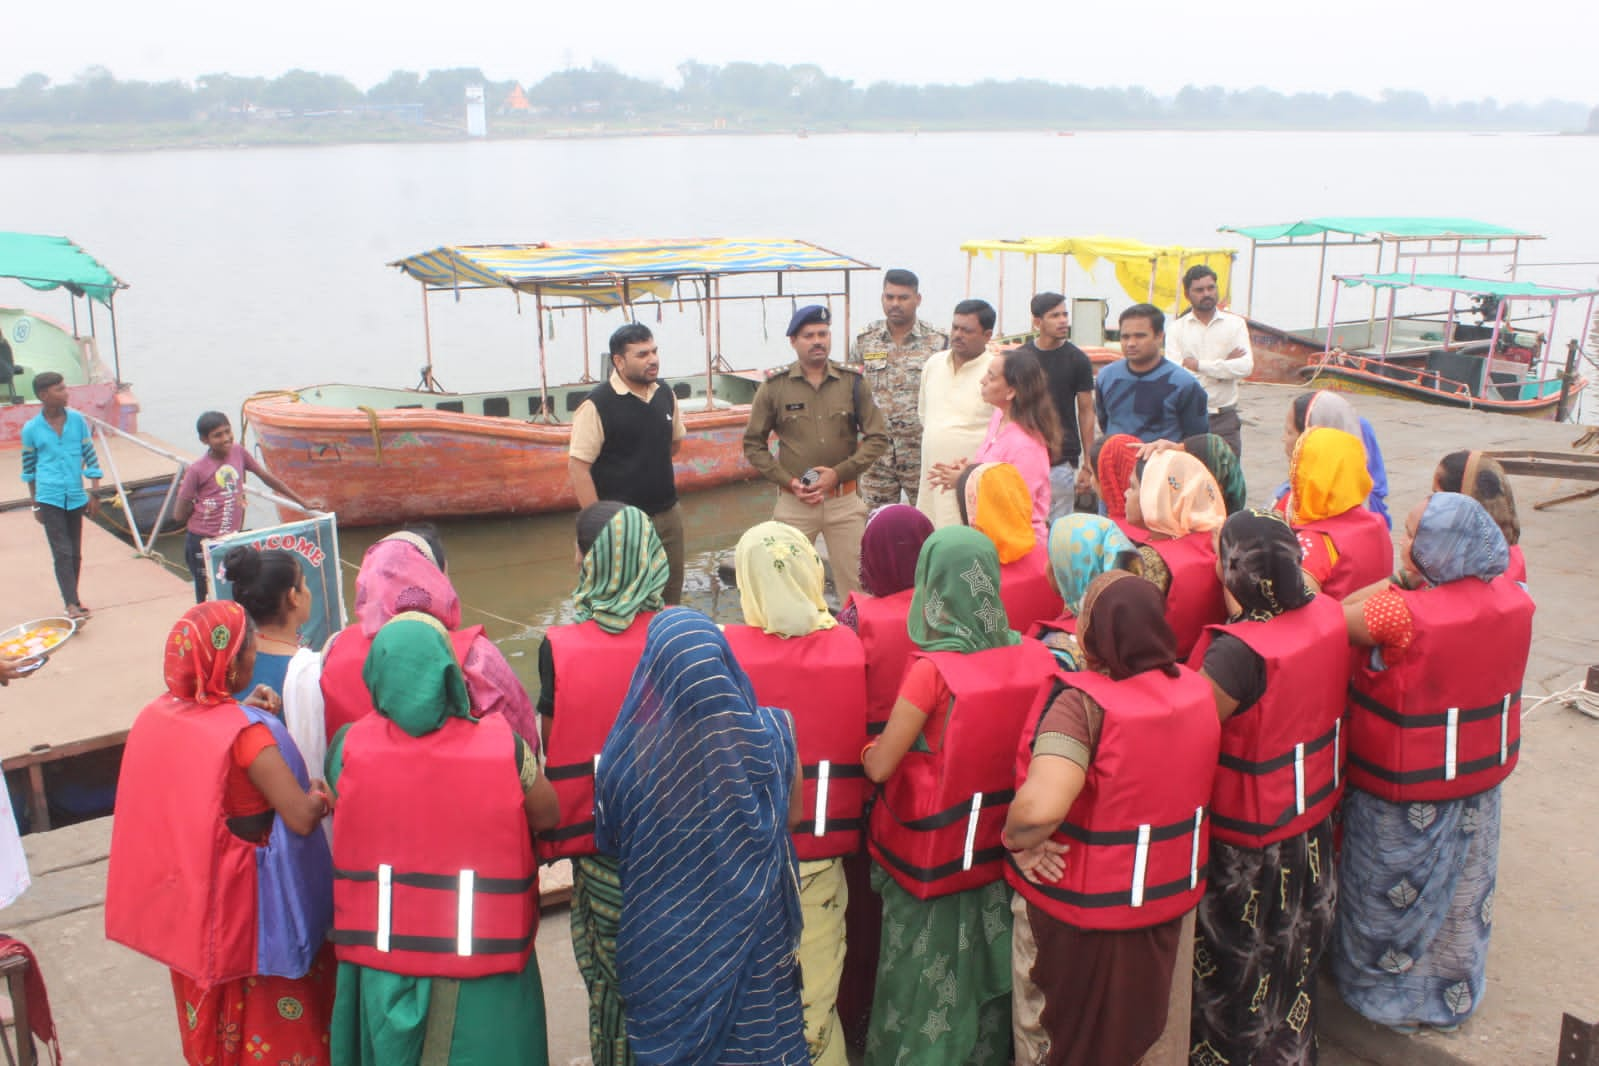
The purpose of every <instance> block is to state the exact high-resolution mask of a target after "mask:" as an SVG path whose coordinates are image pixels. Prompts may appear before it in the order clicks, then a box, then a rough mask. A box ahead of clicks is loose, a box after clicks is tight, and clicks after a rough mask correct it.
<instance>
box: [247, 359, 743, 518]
mask: <svg viewBox="0 0 1599 1066" xmlns="http://www.w3.org/2000/svg"><path fill="white" fill-rule="evenodd" d="M762 377H764V375H760V374H726V373H719V374H716V375H715V377H714V382H715V384H714V386H713V387H714V390H715V391H714V393H713V402H712V403H711V405H710V406H709V409H707V407H706V404H705V381H704V379H702V378H694V379H689V380H683V381H676V382H672V383H670V384H671V388H672V390H673V391H674V392H675V393H676V394H677V397H678V403H679V408H680V411H681V413H682V417H683V427H684V429H685V431H686V436H685V438H684V441H683V448H682V450H681V451H680V452H679V453H678V455H677V457H676V459H675V460H674V462H673V469H674V471H675V473H676V475H677V489H678V491H679V492H693V491H695V490H697V489H703V488H709V487H711V486H713V485H722V484H726V483H728V482H730V481H738V480H742V479H746V478H751V477H754V476H755V468H754V467H752V466H750V465H749V464H748V463H747V462H745V461H744V445H743V441H744V424H745V423H746V422H748V421H749V410H750V408H749V405H750V401H751V400H753V399H754V398H755V389H756V387H757V386H758V385H759V384H760V380H761V378H762ZM663 380H664V379H663ZM593 388H594V386H593V384H592V383H590V384H581V385H567V386H559V387H554V388H551V389H549V390H548V396H549V399H550V400H552V401H553V402H554V406H555V410H556V411H557V412H561V413H562V414H563V415H564V416H565V417H567V418H570V415H571V412H572V411H575V410H577V407H578V405H579V404H581V403H582V402H583V400H584V398H585V397H587V396H588V394H589V392H590V391H591V390H592V389H593ZM540 403H541V396H540V393H539V390H538V389H523V390H519V391H514V392H482V393H437V392H434V393H430V392H421V391H417V390H411V389H380V388H364V387H361V386H357V385H318V386H312V387H310V388H306V389H300V390H297V391H295V392H282V393H266V394H263V395H259V396H255V397H252V398H251V399H250V400H248V401H246V402H245V405H244V410H245V417H246V418H247V419H248V420H249V425H250V427H251V428H252V429H253V430H254V431H255V436H256V440H257V441H258V442H259V443H260V447H261V454H262V456H264V457H265V459H266V461H267V465H268V466H269V467H270V468H271V469H272V471H273V472H274V473H276V474H277V475H278V476H279V477H281V478H282V479H283V480H284V481H286V482H288V483H289V484H290V485H291V486H293V488H294V491H295V492H296V493H298V494H299V495H300V496H302V497H304V498H305V499H307V500H309V501H310V502H312V503H314V504H315V505H316V506H317V507H318V508H320V509H322V510H326V511H333V512H334V513H336V514H337V515H338V516H339V523H340V524H341V525H347V526H367V525H381V524H386V523H397V522H406V521H412V520H417V519H427V518H434V517H439V516H446V515H448V516H467V515H501V514H532V513H536V512H540V511H563V510H572V509H574V508H576V507H577V497H576V496H575V495H574V494H573V492H572V486H571V484H570V483H569V482H568V480H567V476H566V460H567V454H566V453H567V447H568V445H569V444H570V443H571V424H570V423H569V422H565V421H562V422H556V421H544V420H540V419H538V418H537V417H536V416H537V413H538V411H539V408H540ZM513 411H514V412H516V413H515V414H513V413H512V412H513Z"/></svg>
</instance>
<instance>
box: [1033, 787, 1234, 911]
mask: <svg viewBox="0 0 1599 1066" xmlns="http://www.w3.org/2000/svg"><path fill="white" fill-rule="evenodd" d="M1204 825H1205V808H1203V807H1196V808H1194V816H1193V817H1192V818H1185V819H1183V820H1182V821H1180V822H1172V823H1171V824H1170V825H1162V826H1151V825H1141V826H1139V827H1138V828H1136V829H1125V830H1116V831H1099V832H1089V831H1087V830H1085V829H1081V828H1079V827H1077V826H1074V825H1072V824H1070V823H1064V822H1063V823H1062V824H1061V827H1060V833H1061V835H1063V836H1067V837H1070V838H1071V839H1073V840H1075V841H1077V842H1078V843H1081V844H1090V845H1097V846H1100V847H1106V846H1112V847H1114V846H1123V847H1125V846H1126V845H1129V844H1131V845H1132V846H1133V848H1134V851H1133V876H1132V880H1131V882H1130V883H1129V884H1128V886H1127V889H1126V890H1125V891H1121V892H1092V893H1089V892H1074V891H1072V890H1071V889H1066V888H1061V887H1060V886H1058V885H1047V884H1041V883H1038V882H1032V883H1031V885H1032V887H1033V888H1035V889H1037V890H1038V891H1039V892H1042V893H1043V894H1044V895H1046V896H1049V897H1051V898H1052V899H1058V900H1060V901H1061V902H1062V903H1069V904H1071V905H1072V906H1075V907H1142V906H1143V905H1144V904H1146V903H1153V902H1155V901H1156V900H1162V899H1169V898H1170V897H1172V896H1180V895H1182V894H1183V893H1184V892H1192V891H1193V890H1194V889H1195V888H1197V887H1198V886H1199V882H1200V879H1201V878H1203V877H1206V876H1208V868H1209V864H1208V863H1207V864H1206V865H1204V866H1201V865H1200V863H1199V855H1200V851H1201V849H1202V848H1203V845H1204ZM1183 836H1188V837H1190V838H1191V839H1192V841H1193V846H1192V848H1191V849H1190V851H1189V855H1190V858H1189V862H1188V875H1187V876H1186V877H1179V878H1177V879H1176V880H1173V881H1167V882H1166V883H1164V884H1159V885H1149V884H1145V880H1144V879H1145V874H1146V871H1147V869H1148V866H1149V849H1150V846H1151V845H1153V844H1160V843H1164V842H1165V841H1168V840H1176V839H1178V838H1180V837H1183ZM1010 862H1011V865H1012V866H1016V857H1015V856H1014V855H1012V856H1010ZM1016 869H1017V871H1018V872H1020V871H1021V867H1020V866H1016Z"/></svg>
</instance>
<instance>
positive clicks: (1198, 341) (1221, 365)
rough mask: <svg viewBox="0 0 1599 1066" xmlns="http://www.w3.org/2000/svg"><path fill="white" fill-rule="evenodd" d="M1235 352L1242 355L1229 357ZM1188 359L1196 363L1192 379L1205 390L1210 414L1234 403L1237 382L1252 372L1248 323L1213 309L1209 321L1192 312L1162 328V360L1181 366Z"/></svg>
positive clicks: (1253, 352)
mask: <svg viewBox="0 0 1599 1066" xmlns="http://www.w3.org/2000/svg"><path fill="white" fill-rule="evenodd" d="M1238 348H1242V349H1243V350H1244V354H1243V355H1240V356H1238V357H1236V358H1229V355H1230V354H1231V353H1232V352H1233V351H1234V350H1235V349H1238ZM1190 356H1192V357H1193V358H1194V359H1196V360H1198V361H1199V369H1198V370H1197V371H1195V377H1197V378H1199V383H1200V384H1201V385H1203V386H1204V387H1205V396H1206V401H1205V402H1206V406H1207V407H1208V409H1209V411H1210V413H1211V414H1215V413H1216V412H1217V411H1218V410H1220V409H1221V408H1223V407H1231V406H1233V405H1234V404H1236V403H1237V402H1238V382H1239V379H1241V378H1247V377H1248V376H1249V375H1250V374H1251V373H1253V372H1254V369H1255V351H1254V349H1253V348H1251V347H1250V346H1249V323H1248V322H1247V321H1245V319H1244V316H1243V315H1235V314H1233V313H1232V312H1231V311H1223V310H1221V309H1220V308H1217V309H1216V313H1215V314H1213V315H1212V316H1211V318H1210V321H1209V322H1208V323H1207V322H1201V321H1200V320H1199V318H1198V317H1197V316H1196V315H1195V314H1194V313H1193V312H1192V311H1190V312H1188V314H1186V315H1184V316H1183V317H1181V318H1179V319H1177V320H1176V321H1174V322H1172V323H1171V324H1170V325H1169V326H1167V327H1166V358H1167V359H1170V360H1171V361H1172V362H1174V363H1177V364H1179V365H1180V364H1181V363H1182V361H1183V360H1184V359H1186V358H1188V357H1190Z"/></svg>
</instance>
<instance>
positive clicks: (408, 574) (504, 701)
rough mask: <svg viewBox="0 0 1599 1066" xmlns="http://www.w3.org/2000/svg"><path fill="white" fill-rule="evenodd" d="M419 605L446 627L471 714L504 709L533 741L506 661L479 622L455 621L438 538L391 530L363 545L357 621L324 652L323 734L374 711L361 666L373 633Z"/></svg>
mask: <svg viewBox="0 0 1599 1066" xmlns="http://www.w3.org/2000/svg"><path fill="white" fill-rule="evenodd" d="M406 611H420V612H422V613H423V614H425V615H429V616H430V617H432V618H435V619H437V620H438V621H439V622H440V623H441V624H442V625H443V626H444V627H445V628H446V629H448V630H450V646H451V647H452V648H453V649H454V650H455V657H456V660H457V661H458V662H460V664H461V672H462V673H463V674H465V675H466V690H467V695H468V696H469V697H470V698H471V702H472V717H474V718H482V717H483V716H484V715H488V714H503V715H505V720H506V721H507V722H508V723H510V726H511V729H512V730H513V731H514V732H515V733H516V734H517V735H518V736H520V737H521V738H522V739H524V740H526V741H528V742H529V743H530V744H533V745H535V746H536V745H537V744H538V726H537V725H536V724H535V721H534V718H533V703H532V701H531V700H529V699H528V695H527V692H526V691H525V690H524V689H523V688H522V682H521V681H519V680H518V679H517V676H516V673H515V672H514V671H513V670H512V669H511V664H510V663H508V662H506V661H505V656H504V655H502V654H501V653H500V649H499V648H497V647H495V645H494V642H493V641H492V640H490V639H489V638H488V636H487V635H486V634H485V633H484V631H483V627H482V626H469V627H467V628H466V629H461V628H459V627H460V625H461V598H460V597H459V596H458V595H456V592H455V586H454V585H452V584H450V579H449V578H448V577H447V576H446V575H445V572H444V548H443V545H441V544H439V543H438V540H437V538H436V537H432V536H428V535H427V534H425V533H417V532H410V531H404V532H400V533H392V534H390V535H389V536H387V537H384V538H383V539H382V540H380V541H378V542H377V543H376V544H374V545H372V547H370V548H368V549H367V552H366V555H365V556H364V557H362V559H361V570H360V572H359V573H358V574H356V576H355V618H356V621H355V624H354V625H349V626H345V627H344V628H343V629H341V630H340V631H339V632H337V633H335V634H334V635H333V637H332V638H331V639H330V640H329V641H328V644H327V647H326V648H325V649H323V652H322V700H323V704H324V711H323V727H324V729H325V731H326V734H327V737H328V740H329V741H330V742H331V741H332V739H333V734H334V733H337V732H338V731H339V727H340V726H342V725H344V724H346V723H348V722H353V721H355V720H356V719H358V718H362V717H364V716H365V715H367V714H369V713H370V712H371V711H372V709H373V708H372V697H371V695H370V694H369V693H368V692H367V688H366V685H365V683H364V682H362V680H361V666H362V664H363V663H365V662H366V653H367V650H368V649H369V648H371V646H372V638H374V637H376V636H377V633H378V630H379V629H382V628H383V625H384V623H385V622H387V621H388V620H389V619H391V618H393V617H394V616H395V615H398V614H404V613H405V612H406Z"/></svg>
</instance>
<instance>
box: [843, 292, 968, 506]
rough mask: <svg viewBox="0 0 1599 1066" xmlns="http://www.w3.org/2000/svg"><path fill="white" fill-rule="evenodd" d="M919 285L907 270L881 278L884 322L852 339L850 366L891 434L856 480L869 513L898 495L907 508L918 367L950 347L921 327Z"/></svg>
mask: <svg viewBox="0 0 1599 1066" xmlns="http://www.w3.org/2000/svg"><path fill="white" fill-rule="evenodd" d="M921 306H922V293H921V281H920V280H919V279H918V278H917V277H916V275H915V274H913V273H911V272H910V271H909V270H903V269H899V268H896V269H894V270H889V271H886V272H884V274H883V318H881V319H879V320H878V321H876V322H873V323H872V324H871V325H869V326H867V327H866V328H865V329H863V330H861V332H860V334H859V335H858V336H856V338H855V344H854V346H853V347H852V348H850V353H849V361H850V363H852V364H855V365H858V366H859V367H860V368H861V369H862V370H863V371H864V372H865V375H866V384H868V385H870V386H871V389H872V398H873V399H875V400H876V401H877V402H878V403H879V404H881V405H882V409H883V417H884V418H885V419H886V420H887V422H888V431H889V433H890V434H891V436H890V438H889V443H888V451H887V452H885V453H884V455H883V457H882V458H881V459H879V460H878V461H877V462H876V463H874V464H873V465H872V467H871V468H870V469H869V470H867V471H865V472H864V474H863V475H862V476H861V495H863V496H864V497H865V498H866V506H868V507H870V508H872V509H873V510H875V509H877V508H879V507H883V506H886V505H887V504H891V503H898V502H899V496H900V492H901V491H902V490H903V491H904V493H905V495H906V497H907V498H908V499H909V500H910V504H911V506H912V507H915V506H916V493H917V489H918V487H919V486H920V481H921V476H922V420H921V418H920V416H918V415H917V413H916V398H917V396H918V395H920V393H921V387H922V364H923V363H925V362H927V357H928V356H930V355H932V354H934V353H935V352H941V351H943V350H944V349H946V348H948V347H949V337H948V336H947V335H946V334H945V333H944V331H943V330H940V329H938V328H936V327H934V326H931V325H929V324H928V323H926V322H923V321H922V320H921V319H920V318H918V317H917V315H916V312H917V310H918V309H919V308H920V307H921Z"/></svg>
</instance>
